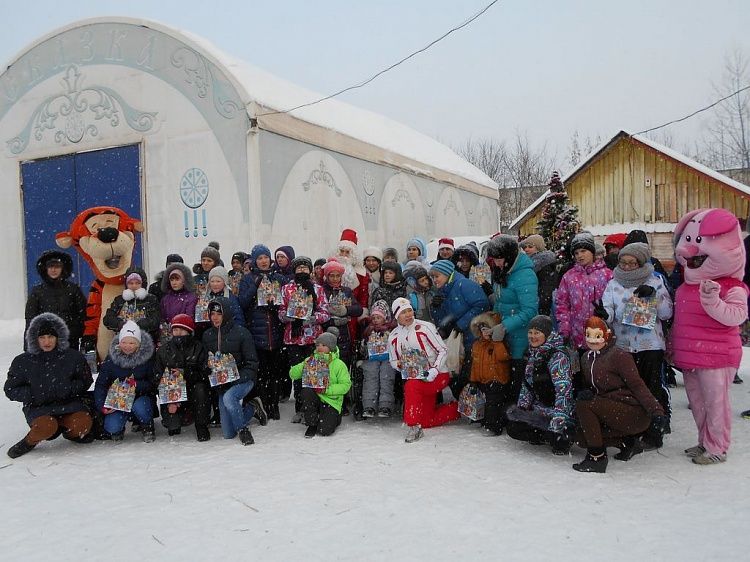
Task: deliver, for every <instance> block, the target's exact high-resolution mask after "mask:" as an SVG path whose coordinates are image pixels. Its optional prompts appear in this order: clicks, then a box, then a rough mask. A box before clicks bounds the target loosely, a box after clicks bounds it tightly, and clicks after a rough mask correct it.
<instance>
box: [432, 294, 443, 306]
mask: <svg viewBox="0 0 750 562" xmlns="http://www.w3.org/2000/svg"><path fill="white" fill-rule="evenodd" d="M444 302H445V295H441V294H440V293H437V294H436V295H434V296H433V297H432V303H430V306H431V307H432V308H440V307H441V306H443V303H444Z"/></svg>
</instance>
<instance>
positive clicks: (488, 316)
mask: <svg viewBox="0 0 750 562" xmlns="http://www.w3.org/2000/svg"><path fill="white" fill-rule="evenodd" d="M500 322H501V318H500V315H499V314H498V313H497V312H483V313H482V314H477V315H476V316H475V317H474V318H472V319H471V323H470V324H469V329H470V330H471V333H472V334H474V336H475V337H477V338H481V337H482V333H481V331H480V329H479V325H480V324H486V325H487V326H489V327H490V328H494V327H495V326H497V325H498V324H500Z"/></svg>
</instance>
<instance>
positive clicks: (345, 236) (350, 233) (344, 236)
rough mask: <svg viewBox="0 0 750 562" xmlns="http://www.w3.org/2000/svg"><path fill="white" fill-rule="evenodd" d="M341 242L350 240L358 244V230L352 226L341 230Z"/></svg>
mask: <svg viewBox="0 0 750 562" xmlns="http://www.w3.org/2000/svg"><path fill="white" fill-rule="evenodd" d="M340 241H341V242H350V243H351V244H353V245H355V246H356V245H357V231H356V230H352V229H351V228H345V229H344V230H343V231H342V232H341V240H340Z"/></svg>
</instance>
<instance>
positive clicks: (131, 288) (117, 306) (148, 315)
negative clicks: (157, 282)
mask: <svg viewBox="0 0 750 562" xmlns="http://www.w3.org/2000/svg"><path fill="white" fill-rule="evenodd" d="M147 284H148V283H147V279H146V272H145V271H143V270H142V269H140V268H131V269H130V270H128V271H127V272H126V273H125V287H126V288H125V290H124V291H123V292H122V295H120V296H117V297H115V300H113V301H112V305H111V306H110V307H109V309H108V310H107V313H106V314H105V315H104V325H105V326H106V327H107V328H109V329H110V330H112V331H113V332H118V333H119V331H120V330H121V329H122V327H123V326H124V325H125V322H127V321H128V320H132V321H133V322H135V323H136V324H138V327H139V328H140V329H141V330H143V331H145V332H148V333H149V335H150V336H151V338H152V339H153V338H155V337H157V336H158V334H159V322H160V320H161V314H160V312H159V300H158V299H157V298H156V297H155V296H154V295H151V294H149V293H148V291H146V289H145V287H146V285H147Z"/></svg>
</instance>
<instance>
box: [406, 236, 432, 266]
mask: <svg viewBox="0 0 750 562" xmlns="http://www.w3.org/2000/svg"><path fill="white" fill-rule="evenodd" d="M412 260H416V261H418V262H420V263H422V264H423V265H424V266H425V267H428V266H429V265H430V262H429V261H427V244H425V243H424V240H422V239H421V238H416V237H415V238H412V239H411V240H409V241H408V242H407V243H406V261H407V262H409V261H412Z"/></svg>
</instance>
